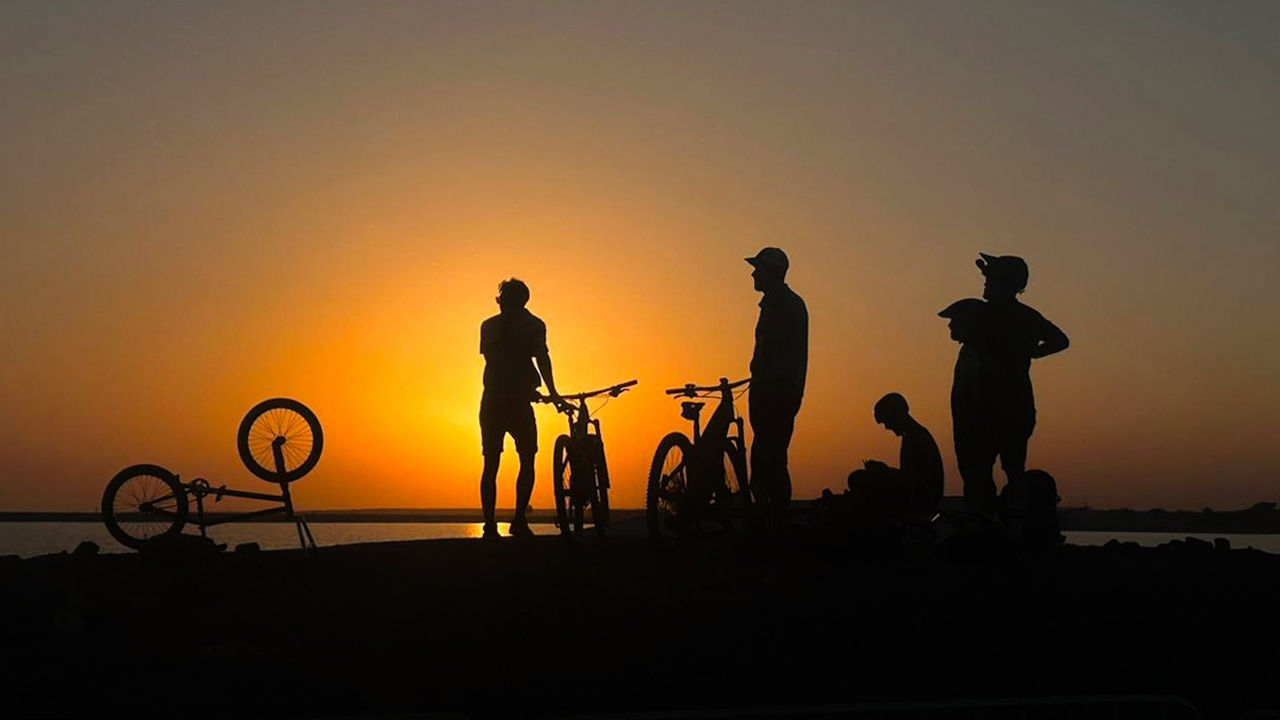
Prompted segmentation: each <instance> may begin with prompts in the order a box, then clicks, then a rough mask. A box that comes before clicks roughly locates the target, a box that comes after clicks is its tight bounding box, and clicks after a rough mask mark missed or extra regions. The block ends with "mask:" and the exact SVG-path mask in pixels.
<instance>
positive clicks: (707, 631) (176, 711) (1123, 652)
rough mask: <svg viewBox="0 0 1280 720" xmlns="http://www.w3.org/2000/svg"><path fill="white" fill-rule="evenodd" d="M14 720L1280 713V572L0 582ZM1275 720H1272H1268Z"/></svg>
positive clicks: (551, 568)
mask: <svg viewBox="0 0 1280 720" xmlns="http://www.w3.org/2000/svg"><path fill="white" fill-rule="evenodd" d="M0 593H2V594H0V611H2V614H3V616H2V619H0V640H2V644H0V647H2V648H3V650H2V653H3V659H2V660H0V662H3V666H2V667H0V671H3V678H4V680H3V682H4V687H3V688H2V689H3V690H4V694H3V698H4V701H3V709H2V712H4V713H6V714H8V715H30V714H37V713H38V714H43V715H46V716H49V715H54V716H56V715H73V716H102V715H108V714H109V715H119V714H122V713H129V714H134V715H156V716H161V715H163V716H170V717H171V716H245V715H250V716H259V715H266V716H301V717H324V716H352V715H361V716H368V715H411V716H412V715H416V714H420V713H439V714H451V715H461V716H514V715H529V716H560V715H600V714H604V715H609V714H619V713H626V712H655V711H691V710H706V709H712V708H720V709H733V708H756V709H759V708H774V709H778V708H802V707H814V706H822V705H848V704H858V703H871V702H883V701H902V700H955V699H961V698H1006V697H1033V696H1054V695H1087V694H1115V693H1124V694H1128V693H1158V694H1172V695H1177V696H1180V697H1183V698H1186V699H1187V700H1189V701H1190V702H1192V703H1193V704H1195V706H1196V707H1197V708H1199V709H1200V711H1201V712H1202V713H1203V714H1204V716H1205V717H1229V718H1236V717H1241V716H1242V715H1244V714H1245V713H1247V712H1254V713H1255V715H1256V712H1257V711H1258V710H1260V709H1271V708H1277V707H1280V652H1278V650H1277V640H1278V639H1280V625H1278V624H1277V612H1278V610H1280V556H1274V555H1268V554H1264V553H1260V552H1256V551H1250V550H1229V549H1226V548H1221V547H1220V548H1217V549H1215V548H1214V547H1213V546H1212V545H1208V544H1204V543H1195V542H1189V543H1181V544H1173V545H1167V546H1163V547H1161V548H1152V549H1143V548H1138V547H1136V546H1124V545H1112V546H1108V547H1102V548H1086V547H1072V546H1067V547H1064V548H1061V549H1059V550H1058V551H1056V552H1054V553H1052V554H1050V555H1049V556H1047V557H1045V558H1042V559H1040V560H1038V561H1036V562H1028V561H1025V560H1017V559H1011V558H1002V559H998V560H994V559H992V560H979V559H975V558H973V557H968V558H967V559H958V558H956V557H953V556H948V554H947V553H944V552H935V551H929V550H925V551H920V552H913V553H906V554H901V553H880V552H868V551H865V549H863V550H861V551H859V550H858V549H854V548H850V547H848V546H846V545H842V544H840V543H831V542H827V541H821V540H820V539H814V538H791V539H788V540H786V541H785V542H779V543H774V544H770V545H748V544H742V543H740V542H739V543H735V542H731V541H728V540H721V541H714V542H705V543H701V544H698V545H693V546H689V547H682V548H677V549H675V550H674V551H672V552H668V553H659V552H655V550H654V549H653V548H652V547H651V546H650V545H649V544H648V543H647V542H645V541H644V540H643V539H641V538H628V537H618V538H610V539H608V540H600V539H596V538H589V539H586V540H583V541H579V542H575V543H569V542H565V541H563V540H561V539H560V538H551V537H540V538H531V539H528V540H514V539H502V540H500V541H496V542H486V541H481V540H435V541H420V542H404V543H385V544H369V545H354V546H345V547H332V548H321V549H319V550H316V551H311V552H309V553H303V552H302V551H274V552H232V551H227V552H221V553H214V554H208V555H203V556H202V555H199V554H195V555H192V556H189V557H187V556H181V555H179V556H175V557H166V556H145V555H136V554H135V555H100V554H92V553H89V552H84V553H82V554H75V553H68V554H61V555H51V556H44V557H38V558H31V559H27V560H19V559H17V558H13V557H10V558H3V559H0ZM1264 716H1267V715H1265V714H1264Z"/></svg>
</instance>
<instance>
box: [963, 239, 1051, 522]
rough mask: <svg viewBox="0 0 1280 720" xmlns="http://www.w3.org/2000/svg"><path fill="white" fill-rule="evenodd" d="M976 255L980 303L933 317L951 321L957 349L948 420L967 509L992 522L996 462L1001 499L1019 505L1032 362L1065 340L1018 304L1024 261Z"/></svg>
mask: <svg viewBox="0 0 1280 720" xmlns="http://www.w3.org/2000/svg"><path fill="white" fill-rule="evenodd" d="M979 255H980V257H979V259H978V261H977V265H978V269H980V270H981V271H982V274H983V276H984V277H985V283H984V285H983V289H982V300H976V299H972V298H971V299H966V300H960V301H958V302H955V303H952V304H951V305H950V306H949V307H947V308H946V309H945V310H943V311H942V312H941V313H939V315H941V316H942V317H946V318H948V319H949V320H950V321H951V322H950V326H951V337H952V338H953V339H955V340H956V341H958V342H960V343H961V348H960V356H959V358H958V359H957V361H956V369H955V379H954V381H953V384H952V388H951V419H952V428H953V431H954V438H955V448H956V464H957V465H958V466H959V469H960V476H961V478H962V479H963V481H964V497H965V503H966V505H967V506H969V507H970V508H971V509H973V510H976V511H978V512H981V513H983V514H986V515H989V516H993V515H994V513H995V511H996V507H997V500H996V487H995V480H994V478H993V477H992V466H993V465H994V463H995V460H996V458H997V457H999V458H1000V465H1001V467H1002V468H1003V469H1004V472H1005V477H1006V478H1007V480H1008V485H1007V489H1006V493H1007V494H1008V496H1009V497H1010V498H1012V500H1011V502H1012V504H1014V505H1018V504H1019V493H1020V492H1021V489H1022V478H1023V475H1024V473H1025V469H1026V461H1027V443H1028V441H1029V440H1030V439H1031V434H1032V432H1033V431H1034V430H1035V424H1036V408H1035V398H1034V394H1033V392H1032V389H1031V361H1032V360H1033V359H1037V358H1042V357H1045V356H1048V355H1052V354H1054V353H1057V352H1061V351H1063V350H1065V349H1067V346H1068V345H1069V344H1070V341H1069V340H1068V339H1067V336H1066V334H1065V333H1063V332H1062V330H1060V329H1059V328H1058V326H1057V325H1054V324H1053V323H1052V322H1050V321H1049V320H1048V319H1046V318H1045V317H1044V316H1043V315H1041V314H1040V313H1039V312H1037V311H1036V310H1035V309H1033V308H1031V307H1028V306H1027V305H1023V304H1022V303H1021V302H1019V301H1018V295H1019V294H1021V293H1022V292H1023V290H1025V289H1026V287H1027V280H1028V277H1029V272H1028V270H1027V263H1026V262H1025V261H1024V260H1023V259H1022V258H1020V257H1017V256H1014V255H1001V256H995V255H988V254H986V253H979Z"/></svg>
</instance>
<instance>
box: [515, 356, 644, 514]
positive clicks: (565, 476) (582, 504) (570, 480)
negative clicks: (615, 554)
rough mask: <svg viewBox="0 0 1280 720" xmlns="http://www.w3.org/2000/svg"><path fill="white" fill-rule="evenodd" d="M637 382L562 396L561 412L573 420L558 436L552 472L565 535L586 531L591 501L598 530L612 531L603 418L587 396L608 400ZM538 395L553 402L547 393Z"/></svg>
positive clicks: (557, 512)
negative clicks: (593, 412)
mask: <svg viewBox="0 0 1280 720" xmlns="http://www.w3.org/2000/svg"><path fill="white" fill-rule="evenodd" d="M637 382H638V381H636V380H628V381H627V382H624V383H619V384H617V385H612V386H610V387H607V388H604V389H602V390H593V391H591V392H584V393H574V394H571V395H561V396H560V397H561V398H563V399H564V400H566V401H567V402H566V404H565V405H563V406H561V407H560V408H559V412H562V413H564V414H565V416H566V417H567V418H568V420H569V434H568V435H561V436H559V437H557V438H556V445H555V452H554V453H553V455H552V456H551V457H552V459H551V475H552V477H553V478H554V481H555V498H556V525H558V526H559V527H560V533H561V534H562V535H568V534H570V532H572V533H573V534H575V535H578V534H581V533H582V523H583V520H584V516H585V514H586V508H587V506H588V505H590V506H591V522H592V524H593V525H594V526H595V529H596V532H597V533H598V534H600V535H605V534H607V533H608V532H609V466H608V464H607V463H606V462H605V455H604V437H603V436H602V435H601V434H600V421H599V420H597V419H595V418H593V417H591V410H590V408H588V407H587V400H589V399H590V398H594V397H599V396H601V395H607V396H608V398H607V399H606V400H605V402H606V403H607V402H608V401H609V400H611V399H613V398H616V397H618V396H619V395H621V394H622V393H624V392H626V391H627V390H628V389H629V388H631V387H632V386H633V385H635V384H636V383H637ZM538 399H539V400H540V401H541V402H551V399H550V398H548V397H545V396H539V398H538ZM574 403H576V404H574ZM602 407H604V404H601V405H599V406H597V407H596V411H597V412H599V410H600V408H602ZM593 431H594V432H593Z"/></svg>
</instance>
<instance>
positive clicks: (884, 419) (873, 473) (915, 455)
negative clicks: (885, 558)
mask: <svg viewBox="0 0 1280 720" xmlns="http://www.w3.org/2000/svg"><path fill="white" fill-rule="evenodd" d="M874 412H875V419H876V422H877V423H879V424H881V425H883V426H884V427H885V429H887V430H889V431H890V432H892V433H893V434H894V435H897V436H898V437H900V438H902V449H901V451H900V452H899V454H898V467H891V466H889V465H887V464H885V463H883V462H880V461H879V460H867V461H866V462H865V463H864V464H863V468H862V469H861V470H855V471H853V472H852V473H850V474H849V491H848V493H847V497H848V506H849V512H850V514H851V515H852V519H854V520H855V521H858V522H862V523H872V524H883V523H891V522H894V521H897V520H899V519H901V518H903V517H904V516H907V515H923V516H932V515H933V513H934V512H935V511H936V510H937V506H938V501H939V500H941V499H942V480H943V472H942V453H940V452H939V451H938V443H936V442H934V439H933V435H932V434H930V433H929V430H928V429H927V428H925V426H924V425H921V424H920V422H919V421H918V420H916V419H915V418H914V417H912V416H911V412H910V408H909V407H908V406H907V399H906V398H904V397H903V396H902V395H899V394H898V393H889V394H888V395H885V396H884V397H882V398H880V400H879V401H878V402H877V403H876V405H875V410H874Z"/></svg>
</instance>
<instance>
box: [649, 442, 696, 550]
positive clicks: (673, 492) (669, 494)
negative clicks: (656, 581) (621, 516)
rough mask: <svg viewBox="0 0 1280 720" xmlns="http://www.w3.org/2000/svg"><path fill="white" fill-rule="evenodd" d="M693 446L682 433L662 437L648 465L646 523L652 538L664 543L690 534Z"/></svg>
mask: <svg viewBox="0 0 1280 720" xmlns="http://www.w3.org/2000/svg"><path fill="white" fill-rule="evenodd" d="M692 454H693V443H691V442H689V438H687V437H685V436H684V434H683V433H678V432H673V433H670V434H669V435H667V436H666V437H664V438H662V442H660V443H658V450H657V452H655V453H654V454H653V464H652V465H650V466H649V482H648V484H647V485H646V487H645V495H644V510H645V513H644V514H645V521H646V522H647V523H648V526H649V538H650V539H652V540H654V541H658V542H661V541H663V540H664V539H666V538H671V537H675V536H679V535H683V534H685V533H687V532H688V530H689V528H690V526H691V524H692V518H691V517H690V513H689V508H688V502H687V500H688V498H687V495H688V491H689V469H690V468H689V460H690V456H691V455H692Z"/></svg>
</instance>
